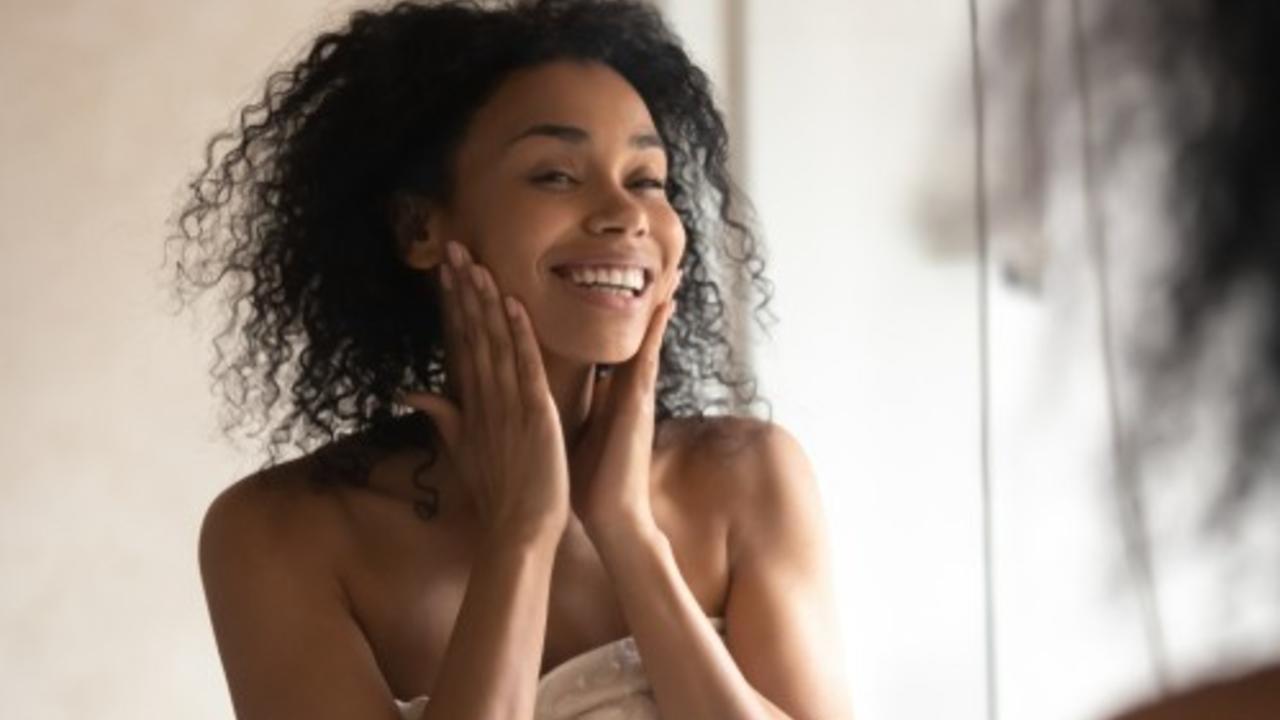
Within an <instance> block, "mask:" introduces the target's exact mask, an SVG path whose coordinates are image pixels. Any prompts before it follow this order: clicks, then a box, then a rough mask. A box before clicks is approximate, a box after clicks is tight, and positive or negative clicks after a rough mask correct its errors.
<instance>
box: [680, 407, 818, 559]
mask: <svg viewBox="0 0 1280 720" xmlns="http://www.w3.org/2000/svg"><path fill="white" fill-rule="evenodd" d="M682 434H683V441H682V445H683V451H682V454H683V455H684V456H685V457H686V462H687V463H689V468H690V470H689V472H688V473H687V476H689V477H698V478H700V480H699V482H700V483H707V484H709V485H710V486H711V487H709V488H708V490H710V491H711V492H713V493H714V494H715V496H716V497H717V498H718V502H719V503H720V504H721V505H722V511H723V512H724V513H726V514H727V523H728V528H729V534H728V538H727V542H728V553H729V558H730V563H731V565H733V564H736V561H737V559H738V557H739V555H740V554H741V553H743V552H749V551H751V550H752V549H753V548H756V547H758V546H760V545H761V544H762V543H764V544H767V543H768V542H769V541H770V540H769V538H770V537H772V536H774V535H776V534H778V533H780V532H782V530H783V526H784V525H787V524H793V523H796V522H800V523H805V524H811V523H820V522H821V521H822V518H823V516H824V513H823V510H822V508H821V498H820V494H819V490H818V486H817V481H816V478H815V477H814V471H813V466H812V464H811V462H810V460H809V456H808V454H807V453H806V452H805V450H804V448H803V446H802V445H801V443H800V441H799V440H798V439H797V438H796V436H795V435H794V434H793V433H791V432H790V431H789V430H787V429H786V428H785V427H783V426H782V425H779V424H778V423H775V422H772V421H766V420H760V419H757V418H751V417H739V416H729V417H718V418H714V419H710V420H707V421H702V422H701V423H699V424H693V425H691V426H690V427H686V428H684V429H683V433H682Z"/></svg>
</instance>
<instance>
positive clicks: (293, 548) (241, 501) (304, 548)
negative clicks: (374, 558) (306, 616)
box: [200, 460, 340, 565]
mask: <svg viewBox="0 0 1280 720" xmlns="http://www.w3.org/2000/svg"><path fill="white" fill-rule="evenodd" d="M306 468H307V464H306V461H305V460H294V461H290V462H287V463H283V464H281V465H278V466H275V467H272V468H268V469H266V470H263V471H260V472H256V473H253V474H252V475H249V476H247V477H244V478H241V479H239V480H237V481H236V482H234V483H232V484H231V485H230V486H229V487H227V488H226V489H225V490H223V491H222V492H221V493H219V495H218V496H217V497H216V498H214V500H213V502H212V503H210V505H209V509H208V510H207V511H206V512H205V516H204V521H203V523H202V525H201V528H200V560H201V564H202V565H204V564H205V563H206V562H218V561H220V560H226V559H228V558H227V557H226V555H228V554H234V555H243V554H246V553H253V554H255V555H257V556H259V557H262V558H264V559H267V558H273V557H279V556H280V555H283V554H287V555H290V556H291V557H290V558H289V559H290V560H292V561H297V560H301V559H302V557H301V556H307V555H310V556H319V555H320V554H321V553H322V551H323V550H325V549H332V546H331V543H332V542H336V541H337V540H338V539H339V537H340V536H339V535H338V534H337V533H335V532H332V531H331V530H332V528H333V527H334V523H332V522H326V520H336V519H337V513H338V510H337V507H336V504H335V503H334V502H333V500H332V498H331V497H326V496H325V494H323V493H321V492H318V491H317V490H316V489H315V488H314V487H313V486H312V485H311V484H310V483H309V482H308V478H307V474H306V472H307V471H306ZM327 530H329V531H327Z"/></svg>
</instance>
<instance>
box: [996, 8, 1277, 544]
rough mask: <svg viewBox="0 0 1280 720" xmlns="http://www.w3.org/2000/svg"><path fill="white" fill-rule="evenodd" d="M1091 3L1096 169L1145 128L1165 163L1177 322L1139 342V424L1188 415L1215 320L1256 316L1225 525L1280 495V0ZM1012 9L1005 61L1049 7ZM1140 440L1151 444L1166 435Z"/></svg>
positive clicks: (1059, 104)
mask: <svg viewBox="0 0 1280 720" xmlns="http://www.w3.org/2000/svg"><path fill="white" fill-rule="evenodd" d="M1093 8H1094V12H1092V13H1089V15H1088V16H1087V17H1083V18H1080V19H1079V21H1080V28H1079V30H1080V33H1079V37H1078V39H1077V41H1076V43H1077V52H1080V53H1081V54H1082V56H1083V57H1084V58H1085V60H1086V61H1087V66H1088V67H1092V68H1095V70H1094V71H1092V72H1089V73H1088V74H1087V76H1086V77H1087V78H1088V81H1089V83H1090V84H1092V86H1093V88H1092V89H1093V90H1094V94H1095V95H1097V96H1099V97H1105V98H1106V102H1105V104H1100V105H1099V106H1098V107H1097V113H1096V124H1097V127H1096V133H1097V138H1098V140H1097V144H1098V146H1099V147H1098V148H1097V153H1096V155H1097V157H1098V158H1099V160H1100V162H1101V166H1102V169H1103V170H1104V171H1105V170H1107V169H1108V168H1109V167H1111V166H1112V164H1114V163H1117V162H1119V161H1121V160H1122V159H1124V158H1125V157H1126V156H1127V153H1126V147H1127V146H1128V145H1129V144H1130V143H1133V142H1134V141H1135V140H1139V139H1142V138H1143V136H1144V135H1147V134H1151V133H1155V136H1156V137H1158V138H1159V139H1160V140H1161V141H1163V142H1164V143H1165V144H1166V146H1167V147H1168V149H1169V152H1170V160H1171V163H1170V165H1169V171H1168V173H1167V175H1166V177H1164V178H1162V180H1163V186H1162V187H1160V188H1158V189H1159V190H1160V191H1161V193H1162V199H1163V202H1164V206H1163V207H1164V209H1165V210H1166V212H1167V213H1168V217H1169V218H1171V219H1172V221H1173V226H1174V232H1173V241H1174V243H1173V246H1174V252H1176V254H1177V255H1176V260H1175V262H1174V263H1173V264H1172V265H1171V270H1170V272H1169V274H1168V276H1167V277H1166V278H1165V280H1166V285H1165V292H1164V293H1163V294H1162V295H1161V297H1162V300H1163V310H1164V311H1166V312H1167V317H1168V319H1169V326H1168V329H1167V332H1164V333H1163V335H1161V336H1157V337H1139V338H1135V339H1134V340H1135V342H1134V344H1133V347H1132V348H1131V349H1132V350H1134V357H1135V359H1136V361H1137V365H1138V367H1139V369H1140V370H1142V378H1141V388H1140V395H1141V398H1140V401H1141V410H1142V411H1143V415H1144V416H1145V422H1144V426H1146V427H1157V428H1158V427H1162V426H1168V425H1173V426H1176V425H1179V424H1182V423H1183V422H1184V421H1183V420H1181V419H1180V417H1181V416H1183V415H1185V413H1184V411H1185V409H1186V407H1187V406H1188V405H1189V404H1190V403H1192V402H1196V401H1200V400H1203V399H1205V398H1203V397H1201V396H1200V395H1199V391H1198V390H1197V389H1196V388H1197V383H1196V382H1194V378H1193V377H1192V374H1193V373H1194V372H1195V371H1197V370H1198V369H1199V368H1201V367H1202V365H1203V364H1204V363H1205V362H1207V361H1206V358H1207V357H1209V352H1210V351H1211V350H1212V349H1213V347H1214V345H1215V344H1216V343H1218V342H1219V339H1218V336H1216V335H1215V325H1217V324H1219V323H1220V322H1221V321H1222V320H1224V319H1225V318H1226V317H1227V316H1228V315H1229V313H1232V312H1235V311H1238V310H1240V309H1241V308H1242V307H1243V306H1242V304H1241V303H1250V302H1252V303H1256V306H1255V307H1251V308H1249V309H1260V310H1262V312H1261V313H1259V314H1260V316H1261V317H1260V318H1258V320H1259V322H1258V324H1257V325H1256V326H1255V327H1253V328H1252V329H1253V330H1254V331H1255V332H1254V334H1253V335H1252V336H1251V337H1250V338H1248V339H1247V342H1249V343H1253V344H1252V345H1251V346H1250V347H1247V348H1245V350H1246V356H1247V359H1246V363H1247V366H1246V367H1245V368H1244V369H1243V371H1242V372H1243V378H1242V379H1241V380H1240V381H1239V382H1238V383H1237V386H1236V387H1235V388H1234V395H1233V396H1232V397H1231V398H1230V399H1231V402H1232V405H1233V409H1234V412H1235V417H1234V419H1233V420H1232V423H1233V427H1231V428H1230V430H1231V431H1232V432H1231V436H1232V437H1233V438H1234V443H1235V444H1234V448H1233V450H1234V452H1233V456H1232V458H1231V460H1230V462H1231V464H1230V467H1228V468H1227V470H1226V475H1225V477H1223V478H1221V479H1220V492H1219V494H1218V497H1217V498H1216V504H1215V507H1214V508H1212V510H1211V512H1210V513H1209V514H1208V516H1207V519H1208V520H1209V521H1210V523H1211V526H1213V527H1217V528H1225V527H1226V526H1228V525H1229V524H1230V520H1231V519H1232V518H1233V517H1235V516H1236V515H1237V513H1238V511H1240V510H1242V509H1243V508H1244V507H1245V506H1246V504H1247V503H1248V501H1250V500H1251V499H1254V498H1257V497H1260V496H1261V495H1263V494H1264V493H1266V492H1273V491H1275V490H1277V489H1280V483H1277V482H1276V481H1277V479H1278V478H1280V473H1277V472H1276V468H1277V466H1280V142H1277V139H1276V132H1277V130H1276V129H1277V128H1280V51H1277V47H1276V44H1275V38H1276V37H1277V36H1278V35H1277V34H1278V33H1280V3H1277V2H1275V0H1111V1H1110V2H1103V3H1094V4H1093ZM1006 12H1007V14H1006V15H1005V16H1004V18H1003V19H1004V21H1005V25H1006V27H1005V33H1006V42H1005V44H1004V45H1005V47H1004V49H1005V56H1004V59H1005V60H1019V61H1021V60H1024V59H1026V56H1027V55H1028V54H1029V51H1030V50H1031V49H1032V48H1029V47H1027V43H1026V42H1020V41H1018V40H1017V38H1016V37H1014V35H1016V34H1019V33H1023V32H1025V31H1026V28H1027V23H1026V22H1025V21H1027V20H1028V19H1032V20H1034V22H1039V21H1040V20H1039V18H1040V17H1041V16H1042V14H1043V9H1042V6H1041V3H1040V2H1038V0H1020V1H1019V2H1016V3H1014V4H1013V5H1011V6H1010V8H1009V9H1008V10H1007V11H1006ZM1006 66H1007V67H1014V68H1017V67H1019V65H1018V63H1015V62H1009V63H1006ZM1135 80H1136V81H1137V82H1136V83H1135V82H1134V81H1135ZM1047 101H1048V102H1047V104H1048V107H1049V109H1050V116H1051V119H1058V120H1061V119H1062V118H1066V117H1074V114H1073V113H1074V109H1073V108H1069V107H1067V105H1068V104H1069V103H1073V102H1076V101H1077V98H1075V97H1067V96H1066V95H1065V94H1056V95H1053V96H1051V97H1049V98H1047ZM1025 149H1026V148H1019V150H1025ZM1144 431H1145V432H1147V433H1152V432H1156V431H1152V430H1148V429H1145V428H1144ZM1143 439H1144V440H1145V441H1146V443H1145V445H1146V448H1147V449H1160V448H1161V447H1163V446H1164V445H1166V444H1167V438H1164V439H1162V438H1161V437H1159V436H1148V437H1146V438H1143Z"/></svg>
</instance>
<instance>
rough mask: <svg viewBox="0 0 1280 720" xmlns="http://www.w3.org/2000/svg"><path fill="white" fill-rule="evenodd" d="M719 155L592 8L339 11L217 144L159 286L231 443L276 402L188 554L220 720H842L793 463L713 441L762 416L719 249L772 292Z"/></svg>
mask: <svg viewBox="0 0 1280 720" xmlns="http://www.w3.org/2000/svg"><path fill="white" fill-rule="evenodd" d="M726 146H727V143H726V135H725V130H724V125H723V122H722V121H721V118H720V115H719V113H718V112H717V110H716V109H715V107H714V104H713V103H712V101H711V99H710V93H709V88H708V82H707V79H706V77H705V75H704V74H703V73H702V72H701V71H700V70H698V69H697V68H696V67H695V66H694V65H693V64H692V63H691V62H690V60H689V59H688V57H687V55H686V54H685V53H684V51H683V50H682V49H681V47H680V45H679V42H678V41H677V40H676V39H675V38H674V37H673V36H672V35H671V33H670V32H669V31H668V30H667V28H666V27H665V25H664V24H663V22H662V20H661V18H660V17H659V16H658V15H657V14H656V13H655V12H654V11H653V10H651V9H648V8H647V7H645V6H644V5H641V4H636V3H632V2H590V1H586V0H544V1H539V2H529V3H519V4H516V5H514V6H510V7H500V8H492V7H489V8H487V9H486V8H482V7H480V6H477V5H475V4H472V3H466V2H446V3H433V4H417V3H401V4H398V5H396V6H394V7H392V8H389V9H386V10H381V11H370V12H359V13H356V14H355V15H354V16H353V17H352V18H351V21H350V23H349V24H348V25H347V26H346V27H345V28H344V29H342V30H341V31H338V32H333V33H327V34H325V35H322V36H321V37H320V38H319V39H317V40H316V42H315V44H314V45H313V46H312V48H311V50H310V52H309V54H308V55H307V56H306V58H305V59H304V60H302V61H301V62H300V63H298V64H297V65H296V66H295V67H294V68H292V69H291V70H288V71H286V72H282V73H278V74H276V75H274V76H273V77H272V78H271V79H270V80H269V81H268V83H267V88H266V92H265V95H264V97H263V99H262V100H261V102H259V103H257V104H254V105H251V106H250V107H248V108H246V109H245V111H244V112H242V114H241V116H240V123H239V126H238V128H236V129H235V130H233V131H232V132H229V133H224V134H222V135H220V136H218V137H215V139H214V140H213V141H212V142H211V145H210V151H209V160H208V162H207V165H206V167H205V169H204V171H203V172H202V173H201V174H200V175H199V176H198V177H197V179H196V180H195V182H194V183H193V184H192V189H193V197H192V199H191V201H190V202H189V203H188V205H187V206H186V208H185V209H184V212H183V214H182V215H181V219H180V228H181V233H180V235H179V237H178V238H176V240H177V242H178V244H179V247H180V250H181V255H180V259H179V262H178V272H179V276H178V277H179V288H180V289H181V290H183V291H184V292H186V293H187V294H188V295H190V294H191V293H195V292H198V291H201V290H204V289H207V288H209V287H211V286H213V285H215V284H218V283H221V282H223V281H225V280H229V281H230V283H231V286H230V288H229V290H228V292H229V297H230V304H231V309H232V313H231V318H230V321H229V323H228V325H227V327H226V330H225V331H224V333H223V335H222V336H220V338H219V342H218V349H219V361H220V362H219V366H218V368H217V374H218V378H219V379H220V380H221V382H222V387H223V390H224V392H225V394H226V396H227V399H228V400H229V401H230V406H231V408H232V417H231V420H232V421H233V423H234V422H238V421H243V420H245V419H247V418H249V417H250V416H255V417H256V418H257V419H258V421H259V423H260V424H261V426H263V427H265V426H267V425H268V424H270V423H271V422H272V419H273V418H275V417H276V414H275V410H276V408H277V404H278V401H279V400H280V399H281V398H280V396H281V393H282V391H283V388H282V386H286V387H287V391H288V393H289V395H290V397H289V400H290V405H291V407H290V410H289V412H288V414H286V415H284V417H283V418H280V419H278V421H277V422H276V423H275V426H274V427H273V428H272V432H271V434H270V436H269V444H268V450H269V460H268V467H265V468H264V469H263V470H261V471H260V472H258V473H255V474H254V475H252V476H250V477H248V478H245V479H243V480H241V481H239V482H237V483H235V484H234V485H233V486H232V487H231V488H229V489H228V490H226V491H225V492H224V493H222V495H220V496H219V497H218V498H217V499H216V500H215V501H214V503H213V504H212V506H211V507H210V509H209V511H208V513H207V516H206V518H205V522H204V526H203V529H202V533H201V538H200V562H201V570H202V575H203V578H204V584H205V591H206V596H207V599H208V603H209V608H210V614H211V617H212V622H213V628H214V631H215V635H216V638H217V641H218V647H219V652H220V654H221V657H222V661H223V665H224V668H225V671H226V676H227V680H228V684H229V686H230V691H231V696H232V700H233V703H234V705H235V708H236V712H237V715H238V716H239V717H241V718H246V719H251V718H280V717H288V718H322V717H334V718H374V717H384V718H388V719H389V720H390V719H391V718H397V717H413V718H419V717H420V718H529V717H537V718H540V719H541V718H567V717H588V716H592V714H593V713H597V712H600V713H603V712H612V713H616V714H617V715H619V716H620V715H624V714H625V715H626V716H627V717H636V718H649V717H658V716H661V717H666V718H781V717H793V718H839V717H847V716H848V713H849V710H848V704H847V701H846V698H845V696H844V690H843V688H842V687H841V680H840V679H841V677H842V660H841V653H840V650H839V648H838V647H837V645H836V644H835V642H834V641H833V639H832V638H833V637H835V636H836V635H837V634H838V633H834V632H832V629H833V628H834V627H835V626H836V623H837V618H836V615H835V608H834V602H833V594H832V589H831V581H830V577H829V575H828V573H829V561H828V555H827V549H826V541H825V539H824V537H823V535H822V529H821V528H822V523H821V510H820V507H819V505H818V494H817V492H816V488H815V485H814V482H813V478H812V473H811V470H810V467H809V464H808V462H807V460H806V458H805V455H804V453H803V451H802V450H801V449H800V447H799V445H798V444H797V443H796V441H795V440H794V439H793V438H792V437H791V436H790V435H789V434H788V433H786V431H784V430H782V429H781V428H779V427H778V426H776V425H773V424H771V423H768V422H764V421H757V420H754V419H751V418H747V417H740V418H732V417H728V416H712V415H709V414H707V413H706V412H705V410H707V409H710V408H712V407H714V406H717V405H724V404H725V403H726V402H728V401H727V400H726V399H725V398H724V397H723V393H721V397H714V396H712V395H711V394H710V393H709V388H711V389H714V388H717V387H718V388H719V389H720V390H722V391H727V392H729V393H730V394H731V395H732V396H733V397H735V398H736V399H738V400H746V401H749V402H750V401H757V400H758V398H756V397H755V395H754V392H753V390H752V388H753V383H752V382H751V380H750V378H749V377H746V376H742V375H736V376H735V375H726V374H725V373H724V372H723V371H722V370H721V368H724V367H726V365H731V364H732V361H733V357H734V355H733V353H732V352H730V349H729V346H728V343H727V342H726V340H725V336H724V331H723V325H722V323H723V310H722V306H721V300H720V292H719V288H718V286H717V285H716V283H715V281H714V280H713V279H712V275H711V273H710V269H709V267H708V266H707V264H706V258H707V255H706V253H707V251H708V250H709V249H714V250H715V251H716V252H717V253H718V254H720V255H721V256H723V257H726V258H729V259H731V260H733V261H734V262H735V263H739V264H741V266H742V268H743V269H745V271H746V272H747V273H748V274H749V275H750V276H751V278H752V280H753V281H754V284H755V285H757V286H759V287H760V288H761V289H762V290H763V292H764V294H765V295H766V296H767V294H768V288H769V285H768V283H767V281H765V280H764V278H763V276H762V270H761V268H762V262H761V259H760V257H759V255H758V252H757V250H756V245H755V241H754V238H753V236H752V234H751V233H750V231H749V229H748V228H747V227H746V226H745V225H744V224H743V223H742V222H740V221H739V220H737V219H736V217H737V216H736V212H737V205H736V204H735V203H734V199H733V196H732V193H731V192H730V184H729V181H728V176H727V172H726V169H725V164H726V158H725V148H726ZM708 207H715V208H717V209H718V215H719V218H718V219H719V220H720V223H719V224H718V225H719V226H718V227H716V226H713V224H712V223H710V222H708V218H706V217H705V215H704V212H703V209H704V208H708ZM717 236H719V239H720V240H721V241H722V243H723V247H719V248H711V246H710V245H709V243H710V242H711V240H712V239H715V238H716V237H717ZM682 276H683V281H681V277H682ZM766 299H767V297H766ZM236 336H239V337H240V338H242V341H243V345H242V346H241V347H238V348H236V349H234V350H231V351H228V349H227V348H226V346H225V345H224V343H223V341H224V340H225V339H227V338H229V337H236ZM406 406H407V407H406ZM410 408H412V409H414V410H417V411H419V412H417V413H413V412H411V411H409V409H410ZM321 440H323V441H324V442H323V443H318V442H317V441H321ZM291 441H292V442H293V444H294V445H295V446H297V447H299V448H301V449H302V450H304V451H307V452H306V454H304V455H303V456H301V457H299V458H297V459H294V460H290V461H287V462H277V461H278V460H279V456H280V450H281V447H282V446H283V445H285V444H286V443H289V442H291ZM317 445H319V446H318V447H317ZM540 677H541V680H540V679H539V678H540ZM627 713H630V714H627ZM611 716H614V715H611Z"/></svg>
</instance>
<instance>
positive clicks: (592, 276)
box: [566, 267, 644, 292]
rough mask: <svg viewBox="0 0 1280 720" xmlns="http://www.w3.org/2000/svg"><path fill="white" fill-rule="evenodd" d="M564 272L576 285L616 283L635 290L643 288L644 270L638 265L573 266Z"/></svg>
mask: <svg viewBox="0 0 1280 720" xmlns="http://www.w3.org/2000/svg"><path fill="white" fill-rule="evenodd" d="M566 273H567V274H568V275H569V279H570V280H572V281H573V282H574V283H575V284H578V285H617V286H619V287H625V288H628V289H630V290H634V291H635V292H639V291H640V290H642V289H643V288H644V270H642V269H640V268H638V267H627V268H616V267H614V268H609V267H574V268H567V269H566Z"/></svg>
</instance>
